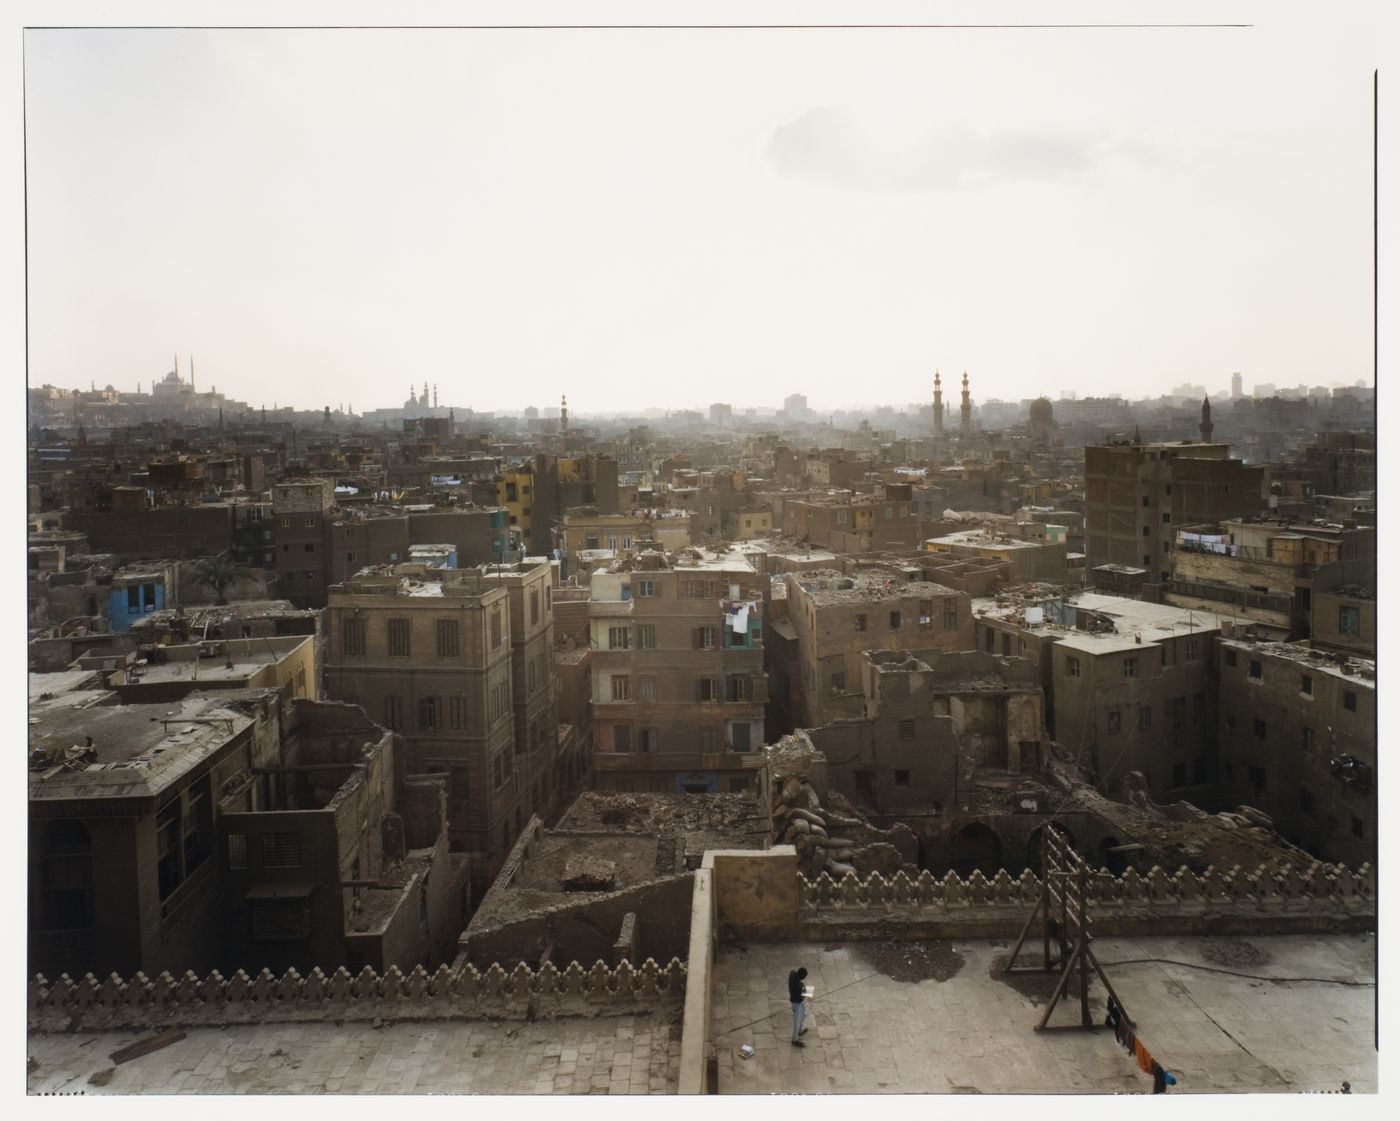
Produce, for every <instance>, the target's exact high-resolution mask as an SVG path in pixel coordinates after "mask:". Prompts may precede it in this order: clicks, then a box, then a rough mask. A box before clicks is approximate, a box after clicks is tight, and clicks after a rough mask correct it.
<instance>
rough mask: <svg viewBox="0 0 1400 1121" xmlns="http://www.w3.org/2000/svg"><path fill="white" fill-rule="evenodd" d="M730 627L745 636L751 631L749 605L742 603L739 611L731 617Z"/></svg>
mask: <svg viewBox="0 0 1400 1121" xmlns="http://www.w3.org/2000/svg"><path fill="white" fill-rule="evenodd" d="M729 625H730V627H731V628H733V630H734V631H735V633H737V634H744V633H746V632H747V631H748V629H749V605H748V604H747V603H741V604H740V605H739V609H738V610H737V611H735V612H734V614H732V615H731V616H729Z"/></svg>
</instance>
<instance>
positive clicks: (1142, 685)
mask: <svg viewBox="0 0 1400 1121" xmlns="http://www.w3.org/2000/svg"><path fill="white" fill-rule="evenodd" d="M1037 612H1039V613H1040V614H1037ZM1025 614H1030V615H1031V618H1029V619H1024V620H1023V621H1024V624H1025V625H1026V630H1027V631H1028V632H1029V634H1030V635H1031V636H1034V637H1037V638H1038V639H1039V641H1040V643H1041V644H1044V643H1046V642H1047V641H1048V642H1049V644H1050V647H1051V649H1050V652H1049V654H1050V658H1051V680H1052V683H1053V684H1052V690H1051V692H1052V695H1053V705H1054V729H1055V737H1056V739H1058V740H1059V742H1060V743H1061V744H1063V745H1064V746H1065V747H1066V748H1068V749H1069V750H1070V751H1071V752H1072V753H1074V755H1075V756H1076V758H1079V759H1080V760H1081V761H1084V762H1088V763H1092V765H1093V770H1094V772H1095V774H1096V781H1097V783H1098V786H1099V789H1100V790H1101V791H1102V792H1103V793H1105V794H1107V795H1108V796H1109V797H1117V796H1119V795H1120V794H1121V791H1122V778H1123V775H1125V774H1126V773H1127V772H1129V771H1141V772H1142V773H1143V775H1144V776H1145V777H1146V779H1147V783H1148V789H1149V790H1150V792H1151V794H1152V797H1153V798H1154V799H1155V800H1156V801H1158V802H1164V803H1165V802H1174V801H1178V800H1180V799H1186V800H1188V801H1193V802H1198V803H1208V802H1210V801H1211V800H1212V798H1213V795H1214V784H1215V781H1216V758H1215V756H1216V752H1215V736H1214V730H1215V703H1216V695H1217V686H1216V679H1215V672H1214V662H1213V654H1212V651H1213V643H1214V642H1215V640H1216V638H1217V637H1218V636H1219V634H1220V628H1221V619H1220V618H1219V617H1218V616H1216V615H1213V614H1211V613H1210V612H1206V611H1195V610H1189V609H1186V608H1179V607H1171V606H1168V605H1165V604H1157V603H1147V602H1144V601H1142V600H1136V599H1121V598H1118V597H1116V596H1105V595H1098V594H1095V593H1092V592H1079V593H1076V594H1074V595H1072V596H1066V597H1064V598H1063V599H1060V600H1051V601H1046V602H1043V603H1041V604H1039V605H1037V607H1035V608H1031V609H1030V611H1029V612H1028V613H1027V612H1024V611H1023V616H1024V615H1025ZM988 622H990V620H988ZM1008 624H1009V630H1010V631H1011V633H1012V634H1014V635H1016V636H1017V637H1018V638H1019V637H1020V635H1021V628H1020V626H1019V625H1018V623H1017V620H1016V619H1015V617H1014V614H1013V615H1011V616H1010V617H1006V616H1003V619H1002V625H1003V626H1007V625H1008ZM994 629H997V628H995V627H994V626H992V627H989V629H988V630H987V632H986V633H987V635H988V638H989V639H990V638H991V635H992V633H993V630H994ZM1037 631H1039V632H1041V633H1040V634H1038V635H1037V634H1036V632H1037ZM1027 656H1028V657H1031V658H1033V659H1036V658H1038V657H1039V656H1040V652H1039V651H1038V650H1036V649H1029V650H1028V651H1027Z"/></svg>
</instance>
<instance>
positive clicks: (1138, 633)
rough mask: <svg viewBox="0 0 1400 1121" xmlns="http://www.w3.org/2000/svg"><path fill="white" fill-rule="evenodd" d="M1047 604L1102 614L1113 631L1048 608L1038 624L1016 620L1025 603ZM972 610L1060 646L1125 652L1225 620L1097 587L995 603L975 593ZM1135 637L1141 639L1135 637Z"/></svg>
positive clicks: (1212, 627) (1216, 626) (1214, 627)
mask: <svg viewBox="0 0 1400 1121" xmlns="http://www.w3.org/2000/svg"><path fill="white" fill-rule="evenodd" d="M1047 603H1063V604H1064V605H1066V606H1068V607H1072V608H1075V609H1076V610H1077V611H1080V610H1082V611H1093V612H1094V613H1096V614H1099V615H1106V616H1108V617H1109V618H1110V619H1112V620H1113V622H1114V625H1115V627H1116V630H1115V631H1114V632H1111V633H1107V634H1105V633H1102V632H1099V633H1093V632H1090V631H1084V630H1079V629H1078V628H1077V627H1071V626H1067V625H1065V624H1063V623H1057V622H1055V621H1054V620H1053V619H1051V618H1050V617H1049V611H1048V609H1047V612H1046V621H1045V622H1044V623H1042V624H1040V625H1038V626H1026V624H1025V623H1024V622H1023V621H1021V620H1023V619H1024V614H1025V610H1026V608H1028V607H1045V605H1046V604H1047ZM972 613H973V614H974V615H976V616H978V617H983V618H990V619H998V620H1004V621H1007V622H1012V623H1015V624H1016V625H1018V626H1021V627H1024V629H1025V630H1026V631H1028V632H1029V633H1031V634H1034V635H1037V636H1040V637H1045V638H1056V639H1058V640H1059V643H1060V644H1061V645H1064V646H1070V647H1073V648H1074V649H1076V650H1083V651H1084V652H1085V653H1088V654H1111V653H1127V652H1128V651H1130V650H1134V649H1139V650H1140V649H1142V647H1144V646H1151V645H1153V644H1154V643H1156V642H1159V641H1163V640H1165V639H1170V638H1180V637H1183V636H1190V635H1192V634H1202V633H1211V632H1218V631H1219V630H1220V626H1221V623H1222V622H1224V621H1226V617H1225V616H1220V615H1216V614H1214V613H1212V612H1209V611H1199V610H1197V609H1196V608H1194V607H1189V608H1188V607H1175V606H1173V605H1171V604H1166V603H1148V602H1147V601H1146V600H1140V599H1128V598H1127V597H1125V596H1109V595H1100V594H1099V593H1097V592H1073V593H1070V594H1069V595H1065V596H1046V597H1043V598H1041V599H1040V600H1038V601H1036V600H1034V599H1033V598H1029V597H1028V598H1027V599H1015V600H1013V601H1011V602H1006V601H1004V600H1003V601H1000V602H999V601H998V600H997V599H996V598H995V597H992V596H980V597H978V598H976V599H974V600H973V601H972ZM1018 617H1019V618H1018ZM1139 638H1141V640H1142V641H1141V642H1139V641H1138V639H1139Z"/></svg>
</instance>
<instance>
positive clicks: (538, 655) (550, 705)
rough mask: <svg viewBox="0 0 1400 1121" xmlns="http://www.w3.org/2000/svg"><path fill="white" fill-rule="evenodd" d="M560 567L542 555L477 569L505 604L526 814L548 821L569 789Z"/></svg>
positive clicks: (575, 775) (517, 741)
mask: <svg viewBox="0 0 1400 1121" xmlns="http://www.w3.org/2000/svg"><path fill="white" fill-rule="evenodd" d="M558 574H559V566H558V564H557V563H555V564H551V563H550V562H549V561H548V560H546V559H545V558H543V557H527V558H526V559H525V560H523V561H520V562H518V563H516V564H512V565H489V566H486V567H483V568H482V569H481V584H482V586H483V587H493V586H495V587H503V588H505V589H506V592H507V595H508V601H507V602H508V603H509V606H510V661H511V674H510V676H511V707H512V709H513V711H514V715H515V742H516V744H517V745H524V750H523V751H521V752H519V753H518V754H519V756H520V768H521V774H520V781H521V784H522V785H523V786H528V787H529V788H530V799H529V804H530V806H531V809H530V811H529V812H528V813H526V814H525V816H526V817H527V818H528V817H529V816H530V813H534V814H536V815H538V816H539V817H540V818H542V819H543V820H545V821H546V822H553V820H554V816H553V812H552V810H551V807H553V808H556V809H557V808H558V806H559V805H560V803H561V802H562V801H563V800H564V798H565V797H566V796H569V795H571V794H572V793H573V790H574V787H573V781H574V780H576V779H577V778H578V775H577V773H571V767H570V761H569V759H568V758H567V755H568V747H569V745H567V744H566V743H565V742H564V740H563V739H562V738H561V736H560V730H559V697H558V689H557V688H556V685H555V673H554V657H553V653H554V591H555V589H556V587H557V586H558Z"/></svg>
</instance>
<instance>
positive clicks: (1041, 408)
mask: <svg viewBox="0 0 1400 1121" xmlns="http://www.w3.org/2000/svg"><path fill="white" fill-rule="evenodd" d="M1030 421H1031V423H1032V424H1054V423H1055V406H1054V405H1052V404H1050V401H1049V399H1048V398H1046V397H1037V398H1036V399H1035V400H1034V401H1032V402H1031V409H1030Z"/></svg>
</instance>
